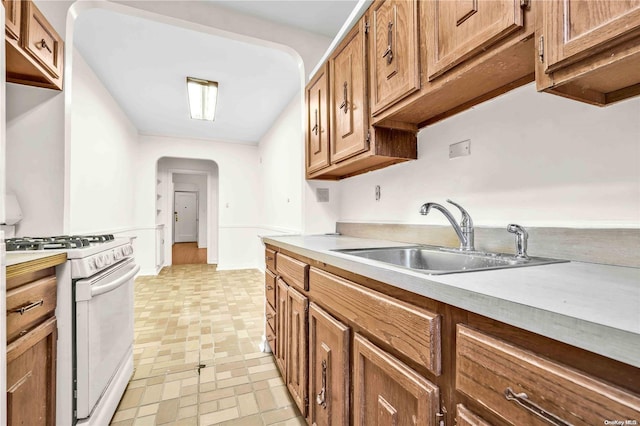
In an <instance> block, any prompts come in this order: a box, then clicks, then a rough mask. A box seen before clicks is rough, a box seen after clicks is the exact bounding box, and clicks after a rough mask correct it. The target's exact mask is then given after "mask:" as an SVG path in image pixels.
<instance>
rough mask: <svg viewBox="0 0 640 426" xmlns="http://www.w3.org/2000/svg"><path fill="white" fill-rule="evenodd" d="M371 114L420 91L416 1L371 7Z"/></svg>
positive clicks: (390, 0)
mask: <svg viewBox="0 0 640 426" xmlns="http://www.w3.org/2000/svg"><path fill="white" fill-rule="evenodd" d="M369 26H370V31H371V42H370V43H369V58H370V73H371V74H370V81H371V90H370V92H371V113H372V115H374V116H375V115H377V114H379V113H380V112H381V111H383V110H384V109H385V108H387V107H389V106H391V105H393V104H394V103H395V102H398V101H399V100H400V99H402V98H403V97H405V96H406V95H408V94H410V93H413V92H415V91H416V90H418V89H420V68H419V63H420V62H419V60H418V57H419V49H418V2H417V0H410V1H407V0H383V1H379V2H377V3H374V4H373V6H372V7H371V12H370V18H369Z"/></svg>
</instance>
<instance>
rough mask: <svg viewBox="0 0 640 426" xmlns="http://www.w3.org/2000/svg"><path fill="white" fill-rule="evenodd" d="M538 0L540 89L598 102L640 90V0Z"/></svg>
mask: <svg viewBox="0 0 640 426" xmlns="http://www.w3.org/2000/svg"><path fill="white" fill-rule="evenodd" d="M538 3H539V5H538V10H537V11H536V13H537V14H538V24H537V28H536V39H537V43H536V49H537V56H538V61H537V69H536V81H537V86H538V90H544V91H547V92H550V93H554V94H557V95H560V96H564V97H568V98H571V99H575V100H579V101H583V102H587V103H590V104H594V105H607V104H610V103H613V102H616V101H619V100H622V99H626V98H629V97H631V96H636V95H638V94H640V71H638V70H640V1H639V0H619V1H618V0H616V1H578V0H550V1H544V2H538Z"/></svg>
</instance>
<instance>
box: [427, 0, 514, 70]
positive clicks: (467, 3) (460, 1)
mask: <svg viewBox="0 0 640 426" xmlns="http://www.w3.org/2000/svg"><path fill="white" fill-rule="evenodd" d="M424 7H425V9H426V10H425V12H426V20H425V24H426V25H425V36H426V42H427V69H428V71H429V74H428V75H429V80H433V79H435V78H436V77H438V76H440V75H442V74H444V73H445V72H447V71H448V70H450V69H451V68H453V67H454V66H456V65H458V64H460V63H462V62H464V61H466V60H468V59H470V58H473V57H474V56H477V55H479V54H481V53H482V52H483V51H484V50H486V49H487V48H489V47H491V46H492V45H493V44H495V43H496V42H498V41H500V40H502V39H504V38H505V37H507V36H509V35H510V34H512V33H514V32H516V31H518V30H520V29H521V28H522V26H523V22H524V12H523V10H522V7H521V5H520V0H499V1H481V0H455V1H451V0H434V1H428V2H424Z"/></svg>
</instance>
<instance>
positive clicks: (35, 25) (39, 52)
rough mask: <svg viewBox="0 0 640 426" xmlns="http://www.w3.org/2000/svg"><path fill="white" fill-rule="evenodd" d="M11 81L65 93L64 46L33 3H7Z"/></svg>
mask: <svg viewBox="0 0 640 426" xmlns="http://www.w3.org/2000/svg"><path fill="white" fill-rule="evenodd" d="M2 3H3V5H4V6H5V11H6V15H7V19H6V23H5V44H6V68H7V81H8V82H11V83H18V84H26V85H30V86H38V87H45V88H49V89H56V90H62V81H63V51H64V42H63V41H62V38H61V37H60V35H58V33H57V32H56V31H55V30H54V29H53V26H51V24H50V23H49V22H48V21H47V19H46V18H45V17H44V15H43V14H42V12H40V10H39V9H38V8H37V7H36V5H35V4H34V3H33V2H32V1H30V0H21V1H17V0H3V2H2Z"/></svg>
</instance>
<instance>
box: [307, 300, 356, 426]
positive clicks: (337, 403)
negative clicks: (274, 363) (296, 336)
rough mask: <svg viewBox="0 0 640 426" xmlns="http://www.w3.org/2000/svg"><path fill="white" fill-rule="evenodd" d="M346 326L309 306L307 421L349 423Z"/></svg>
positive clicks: (328, 425) (332, 425)
mask: <svg viewBox="0 0 640 426" xmlns="http://www.w3.org/2000/svg"><path fill="white" fill-rule="evenodd" d="M349 360H350V352H349V327H347V326H345V325H344V324H342V323H341V322H339V321H337V320H336V319H334V318H333V317H331V316H330V315H329V314H327V313H326V312H325V311H324V310H322V309H321V308H320V307H319V306H318V305H316V304H314V303H311V304H310V307H309V396H310V401H309V421H310V422H311V425H312V426H342V425H347V424H349Z"/></svg>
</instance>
